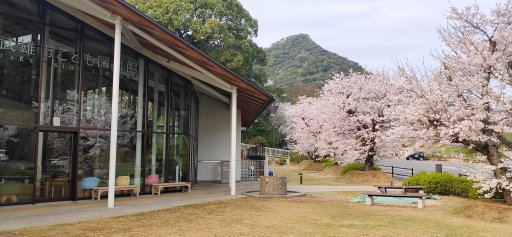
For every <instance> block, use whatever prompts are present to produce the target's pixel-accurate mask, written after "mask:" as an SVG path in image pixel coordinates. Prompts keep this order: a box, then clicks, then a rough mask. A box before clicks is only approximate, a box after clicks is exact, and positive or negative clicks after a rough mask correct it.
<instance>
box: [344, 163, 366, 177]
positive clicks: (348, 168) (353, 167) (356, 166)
mask: <svg viewBox="0 0 512 237" xmlns="http://www.w3.org/2000/svg"><path fill="white" fill-rule="evenodd" d="M352 170H363V164H359V163H349V164H346V165H345V166H343V168H342V169H341V174H346V173H348V172H350V171H352Z"/></svg>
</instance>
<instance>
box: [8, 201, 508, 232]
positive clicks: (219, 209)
mask: <svg viewBox="0 0 512 237" xmlns="http://www.w3.org/2000/svg"><path fill="white" fill-rule="evenodd" d="M358 194H359V193H356V192H351V193H343V192H331V193H326V192H322V193H313V194H310V195H307V196H305V197H297V198H249V197H246V198H240V199H232V200H226V201H215V202H209V203H202V204H193V205H187V206H181V207H175V208H170V209H165V210H159V211H152V212H147V213H142V214H136V215H130V216H122V217H115V218H107V219H100V220H94V221H87V222H80V223H76V224H65V225H56V226H47V227H42V228H29V229H21V230H16V231H9V232H0V236H1V235H20V236H43V237H44V236H52V237H53V236H94V237H97V236H137V237H141V236H510V233H512V218H511V217H512V208H511V207H508V206H502V205H501V204H496V203H486V204H485V205H484V206H483V207H484V208H485V210H487V211H484V210H483V209H482V211H483V212H481V213H484V215H486V216H490V218H487V219H486V218H482V217H481V215H478V216H468V215H467V214H468V212H471V211H468V210H471V209H472V208H473V207H474V206H475V203H477V204H478V202H480V201H473V200H467V199H462V198H456V197H443V198H442V199H441V200H437V201H432V202H430V201H429V202H427V206H426V208H424V209H418V208H416V205H411V204H407V205H400V204H393V205H391V204H377V205H375V206H366V205H364V204H359V203H352V202H350V200H351V199H352V198H354V197H355V196H357V195H358ZM477 206H480V205H477ZM496 210H501V212H498V214H499V215H496V216H493V215H489V212H495V211H496ZM500 215H501V216H500ZM498 220H499V221H498Z"/></svg>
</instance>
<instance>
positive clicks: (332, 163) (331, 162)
mask: <svg viewBox="0 0 512 237" xmlns="http://www.w3.org/2000/svg"><path fill="white" fill-rule="evenodd" d="M322 163H324V166H325V167H331V166H334V165H335V164H334V161H332V160H328V161H326V162H322Z"/></svg>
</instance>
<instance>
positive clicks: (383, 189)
mask: <svg viewBox="0 0 512 237" xmlns="http://www.w3.org/2000/svg"><path fill="white" fill-rule="evenodd" d="M373 187H376V188H378V189H379V191H380V192H381V193H388V189H398V190H402V193H407V191H408V190H416V191H418V192H419V193H420V194H423V193H425V186H390V185H375V186H373Z"/></svg>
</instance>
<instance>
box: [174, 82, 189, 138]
mask: <svg viewBox="0 0 512 237" xmlns="http://www.w3.org/2000/svg"><path fill="white" fill-rule="evenodd" d="M187 82H188V81H186V80H184V79H183V78H181V77H178V76H177V75H174V76H173V78H172V87H171V102H172V110H171V118H172V121H171V126H172V129H173V130H172V131H173V132H174V133H179V134H188V133H189V120H188V119H189V113H190V86H189V84H188V83H187Z"/></svg>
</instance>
